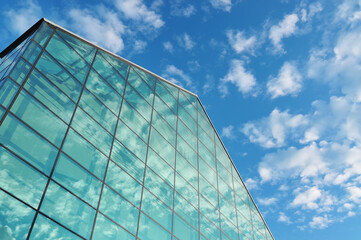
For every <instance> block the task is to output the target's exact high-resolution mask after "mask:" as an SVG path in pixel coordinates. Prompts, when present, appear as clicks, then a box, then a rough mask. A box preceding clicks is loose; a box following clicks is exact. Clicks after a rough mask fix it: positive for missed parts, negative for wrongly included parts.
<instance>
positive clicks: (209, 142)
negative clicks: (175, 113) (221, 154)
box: [198, 128, 215, 155]
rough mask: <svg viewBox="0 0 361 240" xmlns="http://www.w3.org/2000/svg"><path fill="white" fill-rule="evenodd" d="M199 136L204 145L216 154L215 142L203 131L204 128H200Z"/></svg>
mask: <svg viewBox="0 0 361 240" xmlns="http://www.w3.org/2000/svg"><path fill="white" fill-rule="evenodd" d="M198 138H199V139H200V140H201V141H202V143H203V144H204V146H205V147H207V150H208V151H210V152H211V153H212V154H213V155H214V154H215V151H214V142H213V140H212V139H210V138H209V136H208V135H207V134H206V133H205V132H204V131H203V129H202V128H198Z"/></svg>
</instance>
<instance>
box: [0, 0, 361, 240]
mask: <svg viewBox="0 0 361 240" xmlns="http://www.w3.org/2000/svg"><path fill="white" fill-rule="evenodd" d="M0 6H1V8H0V15H1V18H0V25H1V26H2V27H1V28H0V48H1V49H4V48H5V47H6V46H7V45H8V44H10V43H11V42H12V41H13V40H14V39H15V38H16V37H18V36H19V35H20V34H21V33H23V32H24V31H25V30H26V29H27V28H28V27H30V26H31V25H32V24H33V23H35V22H36V21H37V20H38V19H39V18H41V17H45V18H48V19H49V20H51V21H53V22H55V23H57V24H59V25H61V26H63V27H65V28H67V29H69V30H71V31H73V32H74V33H77V34H78V35H80V36H82V37H84V38H86V39H89V40H90V41H92V42H95V43H97V44H98V45H100V46H102V47H104V48H106V49H109V50H110V51H113V52H116V53H118V54H119V55H120V56H123V57H125V58H127V59H129V60H131V61H133V62H134V63H136V64H138V65H140V66H142V67H145V68H146V69H149V70H150V71H152V72H154V73H156V74H158V75H160V76H163V77H164V78H166V79H168V80H170V81H173V82H175V83H177V84H179V85H181V86H183V87H184V88H186V89H189V90H191V91H193V92H195V93H197V94H198V96H199V97H200V99H201V100H202V102H203V105H204V106H205V107H206V110H207V112H208V114H209V115H210V117H211V119H212V121H213V123H214V125H215V127H216V128H217V130H218V132H219V133H220V134H221V135H222V138H223V140H224V143H225V145H226V147H227V149H228V151H229V153H230V155H231V157H232V158H233V160H234V162H235V164H236V165H237V167H238V170H239V172H240V173H241V175H242V177H243V179H244V181H245V182H246V185H247V186H248V188H249V189H250V191H251V194H252V195H253V197H254V199H255V201H256V203H257V205H258V207H259V209H260V210H261V212H262V214H263V216H264V217H265V219H266V221H267V223H268V225H269V227H270V229H271V231H272V232H273V235H274V236H275V238H276V239H279V240H282V239H283V240H293V239H294V240H304V239H310V240H311V239H328V240H332V239H340V238H341V237H342V238H343V239H351V240H352V239H360V236H361V225H360V222H361V214H360V213H361V209H360V203H361V78H360V76H361V1H358V0H344V1H335V0H328V1H323V0H319V1H307V0H304V1H297V0H293V1H292V0H274V1H270V0H242V1H241V0H202V1H185V0H184V1H183V0H172V1H165V0H154V1H146V0H105V1H103V2H101V1H95V0H88V1H81V0H77V1H53V0H46V1H45V0H24V1H17V0H14V1H5V0H0Z"/></svg>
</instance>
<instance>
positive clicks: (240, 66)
mask: <svg viewBox="0 0 361 240" xmlns="http://www.w3.org/2000/svg"><path fill="white" fill-rule="evenodd" d="M228 83H232V84H234V85H236V87H237V90H238V91H239V92H241V93H242V94H252V93H254V91H255V87H256V78H255V77H254V76H253V74H252V73H250V72H249V71H247V70H246V69H245V67H244V62H243V61H241V60H237V59H233V60H232V61H231V66H230V68H229V71H228V73H227V75H226V76H224V77H223V78H222V79H221V80H220V85H219V87H218V89H219V91H220V92H221V94H222V96H223V97H225V96H226V95H228V93H229V92H228V87H227V84H228Z"/></svg>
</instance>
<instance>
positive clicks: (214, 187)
mask: <svg viewBox="0 0 361 240" xmlns="http://www.w3.org/2000/svg"><path fill="white" fill-rule="evenodd" d="M0 57H1V65H0V79H1V80H0V239H3V240H7V239H63V240H64V239H101V240H103V239H155V240H162V239H186V240H188V239H189V240H194V239H202V240H203V239H210V240H213V239H237V240H273V237H272V234H271V233H270V231H269V229H268V227H267V225H266V223H265V221H264V220H263V217H262V216H261V214H260V212H259V210H258V208H257V207H256V205H255V203H254V201H253V199H252V197H251V196H250V194H249V192H248V190H247V189H246V187H245V186H244V183H243V181H242V179H241V177H240V175H239V173H238V171H237V169H236V168H235V165H234V163H233V162H232V160H231V158H230V157H229V154H228V153H227V151H226V150H225V148H224V145H223V143H222V141H221V139H220V138H219V135H218V134H217V132H216V130H215V128H214V126H213V125H212V123H211V121H210V120H209V117H208V115H207V113H206V112H205V110H204V108H203V106H202V104H201V102H200V100H199V99H198V97H197V96H196V95H195V94H193V93H191V92H189V91H187V90H184V89H182V88H180V87H178V86H176V85H174V84H172V83H170V82H168V81H166V80H164V79H162V78H160V77H158V76H156V75H155V74H153V73H151V72H149V71H147V70H145V69H143V68H141V67H139V66H137V65H135V64H133V63H131V62H129V61H128V60H125V59H123V58H121V57H119V56H116V55H115V54H113V53H110V52H108V51H106V50H104V49H102V48H100V47H98V46H96V45H95V44H92V43H90V42H88V41H86V40H84V39H82V38H80V37H78V36H77V35H75V34H73V33H71V32H69V31H67V30H65V29H63V28H61V27H59V26H57V25H56V24H54V23H51V22H50V21H48V20H46V19H41V20H39V22H37V23H36V24H35V25H34V26H33V27H31V28H30V29H29V30H28V31H27V32H25V33H24V34H23V35H22V36H20V37H19V38H18V39H17V40H16V41H15V42H13V43H12V44H11V45H10V46H9V47H8V48H6V49H5V50H4V51H3V52H2V53H1V54H0Z"/></svg>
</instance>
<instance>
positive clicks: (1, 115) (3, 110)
mask: <svg viewBox="0 0 361 240" xmlns="http://www.w3.org/2000/svg"><path fill="white" fill-rule="evenodd" d="M4 113H5V109H4V108H2V107H0V119H1V118H2V117H3V115H4Z"/></svg>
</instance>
